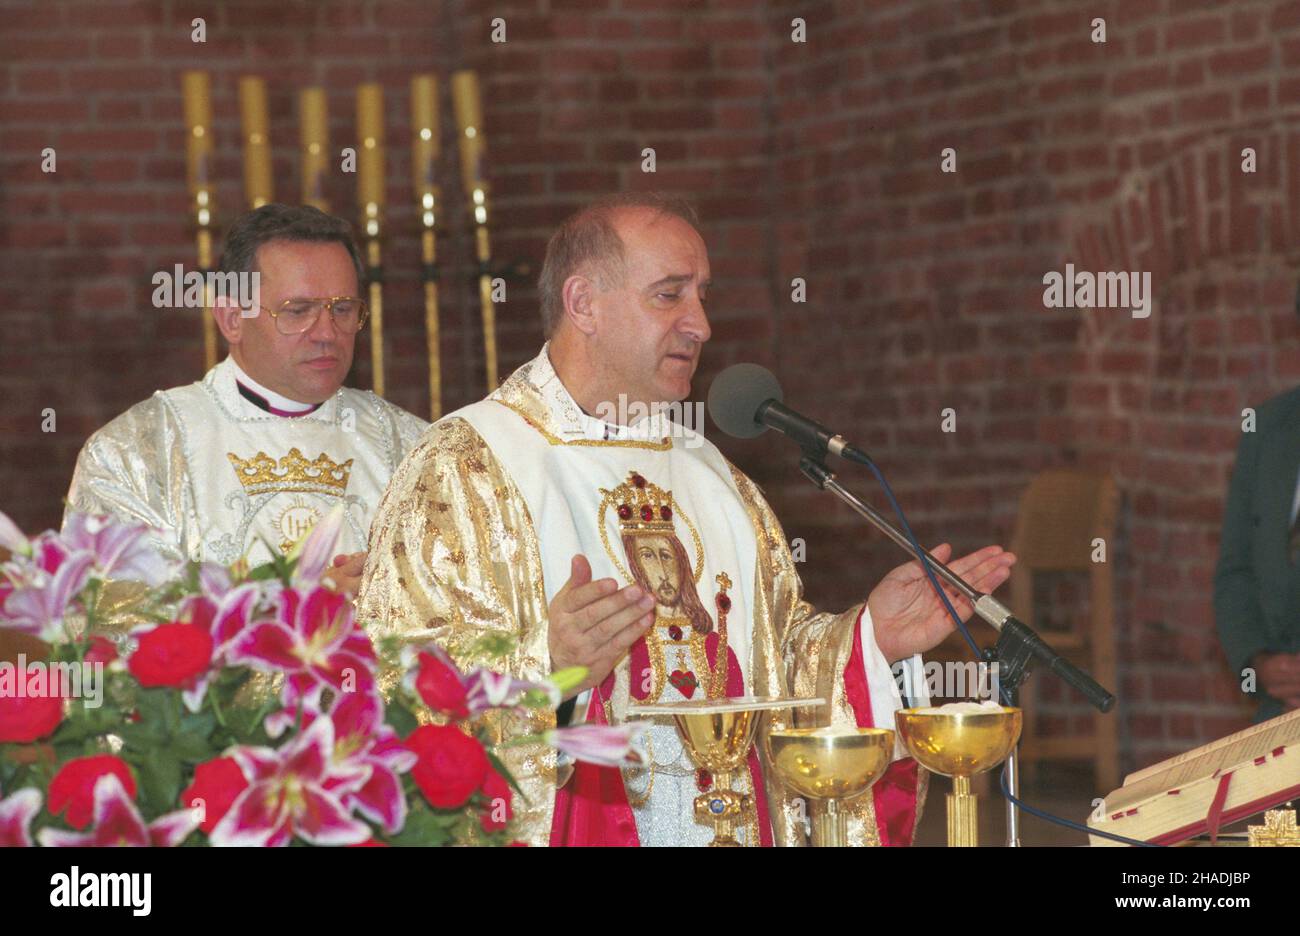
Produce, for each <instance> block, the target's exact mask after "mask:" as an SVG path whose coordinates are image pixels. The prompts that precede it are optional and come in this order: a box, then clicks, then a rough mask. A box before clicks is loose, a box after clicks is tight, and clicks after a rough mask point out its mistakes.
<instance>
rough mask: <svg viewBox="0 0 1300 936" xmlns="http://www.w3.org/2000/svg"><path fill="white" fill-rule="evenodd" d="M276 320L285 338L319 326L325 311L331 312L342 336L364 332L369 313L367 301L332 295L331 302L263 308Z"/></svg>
mask: <svg viewBox="0 0 1300 936" xmlns="http://www.w3.org/2000/svg"><path fill="white" fill-rule="evenodd" d="M261 308H262V309H263V310H265V311H266V312H267V314H269V315H270V316H271V318H272V319H274V320H275V330H276V331H278V332H279V333H280V334H282V335H301V334H302V333H303V332H305V331H310V330H311V329H313V328H315V327H316V323H317V322H318V321H320V314H321V311H322V310H323V309H329V312H330V316H331V318H332V319H333V321H334V327H335V328H337V329H338V330H339V332H340V333H341V334H344V335H346V334H350V333H355V332H359V331H361V328H362V326H363V325H365V324H366V316H367V315H368V314H369V313H370V310H369V309H368V308H367V307H366V303H365V300H364V299H358V298H356V297H355V296H331V297H330V298H328V299H286V300H284V302H282V303H280V308H279V309H268V308H266V306H262V307H261Z"/></svg>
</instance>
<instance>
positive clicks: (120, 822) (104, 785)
mask: <svg viewBox="0 0 1300 936" xmlns="http://www.w3.org/2000/svg"><path fill="white" fill-rule="evenodd" d="M198 827H199V820H198V817H197V816H196V815H195V811H194V810H192V809H178V810H177V811H176V812H172V813H168V814H167V815H165V816H159V817H158V818H157V819H155V820H154V821H153V822H150V823H149V824H147V825H146V824H145V821H144V819H143V818H141V816H140V811H139V810H138V809H136V808H135V803H133V802H131V797H129V796H128V795H127V793H126V790H125V789H123V788H122V781H121V779H120V778H119V777H118V776H117V775H116V774H111V773H108V774H104V775H103V776H102V777H100V778H99V779H98V780H96V781H95V824H94V826H93V827H92V828H91V830H90V831H89V832H67V831H64V830H63V829H42V830H41V831H40V832H39V833H38V834H37V838H38V839H40V843H41V844H42V845H44V846H46V847H47V848H51V847H72V848H84V847H87V846H90V847H95V848H103V847H108V846H113V845H134V846H138V847H148V846H151V845H153V846H159V847H163V848H174V847H175V846H177V845H180V843H181V842H183V841H185V838H186V836H188V835H189V834H190V833H191V832H193V831H194V830H195V829H197V828H198Z"/></svg>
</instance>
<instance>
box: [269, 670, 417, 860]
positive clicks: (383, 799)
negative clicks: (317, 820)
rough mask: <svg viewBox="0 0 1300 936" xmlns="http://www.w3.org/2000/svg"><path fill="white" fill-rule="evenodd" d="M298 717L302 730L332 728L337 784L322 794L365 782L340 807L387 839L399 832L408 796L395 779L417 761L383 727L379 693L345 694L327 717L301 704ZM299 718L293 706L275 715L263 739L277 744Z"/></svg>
mask: <svg viewBox="0 0 1300 936" xmlns="http://www.w3.org/2000/svg"><path fill="white" fill-rule="evenodd" d="M301 717H302V725H303V727H304V728H307V727H310V726H311V724H312V723H313V722H314V721H315V720H316V719H317V718H318V717H324V718H328V719H329V720H330V721H332V722H333V723H334V739H335V740H334V752H333V754H332V756H331V765H332V766H331V772H332V773H333V774H334V775H335V777H336V778H337V779H334V780H331V781H329V782H327V783H326V784H325V787H326V789H329V790H333V789H336V788H340V787H350V785H351V781H352V779H353V778H355V777H358V776H363V777H366V780H365V782H364V784H363V785H362V786H361V787H360V788H359V789H356V790H351V789H348V790H347V792H344V794H343V796H342V802H343V806H344V807H345V808H347V809H348V810H349V811H351V810H355V811H356V812H359V813H361V815H363V816H365V817H366V818H367V819H369V820H370V821H371V822H374V823H376V824H378V825H380V826H382V827H383V829H384V831H385V832H387V833H388V834H389V835H392V834H394V833H396V832H399V831H401V829H402V826H404V825H405V824H406V796H405V794H404V793H403V792H402V781H401V780H400V779H399V774H404V773H406V772H407V771H408V770H410V769H411V768H412V767H414V766H415V764H416V762H417V761H418V760H419V758H418V757H417V756H416V754H415V752H414V751H411V750H410V749H409V748H407V747H406V746H405V745H404V744H402V740H401V738H399V737H398V736H397V732H395V731H394V730H393V729H392V728H390V727H389V726H388V725H386V724H384V704H383V702H382V701H381V700H380V698H379V695H378V693H376V692H373V691H371V692H348V693H343V694H342V695H341V696H340V697H339V699H338V701H337V702H336V703H335V704H334V708H333V709H332V710H331V711H330V712H329V713H328V714H322V713H321V712H320V711H319V710H317V709H315V707H314V706H312V705H310V704H304V705H303V706H302V708H301ZM298 718H299V709H298V708H297V707H293V706H286V707H285V708H283V709H281V710H280V711H278V712H273V713H271V714H270V715H268V716H267V718H266V721H265V723H264V724H265V727H266V733H267V734H268V735H270V736H271V737H272V738H278V737H279V736H280V735H281V734H283V732H284V731H285V729H286V728H288V727H290V726H291V725H293V724H294V723H295V722H296V721H297V720H298Z"/></svg>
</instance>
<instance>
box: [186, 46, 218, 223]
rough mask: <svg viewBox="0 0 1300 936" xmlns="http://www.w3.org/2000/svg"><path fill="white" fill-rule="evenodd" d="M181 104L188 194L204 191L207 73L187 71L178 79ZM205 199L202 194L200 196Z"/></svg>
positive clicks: (208, 146)
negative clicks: (183, 119) (183, 110)
mask: <svg viewBox="0 0 1300 936" xmlns="http://www.w3.org/2000/svg"><path fill="white" fill-rule="evenodd" d="M181 96H182V98H183V99H184V102H185V127H186V129H187V130H188V131H189V132H188V134H187V136H186V138H185V172H186V178H187V180H188V182H189V187H190V194H191V195H195V196H197V195H198V194H199V193H200V192H204V193H206V192H207V189H208V157H209V156H210V155H211V154H212V85H211V82H210V81H209V79H208V73H207V72H200V71H187V72H185V73H184V74H183V75H182V76H181ZM204 197H205V198H206V194H205V196H204Z"/></svg>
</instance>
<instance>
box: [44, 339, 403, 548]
mask: <svg viewBox="0 0 1300 936" xmlns="http://www.w3.org/2000/svg"><path fill="white" fill-rule="evenodd" d="M241 373H242V372H241V371H239V368H238V367H237V366H236V364H235V362H234V361H233V360H232V359H230V358H226V360H224V361H222V362H221V363H220V364H218V365H217V366H216V367H214V368H212V370H210V371H208V373H207V374H206V375H205V376H204V378H203V380H201V381H196V382H194V383H192V384H189V385H187V386H183V387H175V388H173V389H170V390H159V391H157V392H155V393H154V395H153V396H152V397H150V398H149V399H147V400H145V401H143V402H141V403H137V404H136V405H135V406H133V407H131V408H130V409H129V410H127V411H126V412H125V413H123V414H122V415H121V416H118V417H117V418H116V419H114V420H113V421H112V422H110V423H108V424H107V425H106V426H104V427H103V428H102V429H100V430H99V431H97V432H96V433H95V434H94V435H92V436H91V437H90V439H89V440H88V441H87V442H86V444H85V446H84V447H83V448H82V450H81V454H80V455H79V456H78V458H77V467H76V471H75V473H74V474H73V477H72V486H71V487H70V488H69V490H68V511H79V512H83V513H106V514H112V515H115V516H117V517H121V518H123V519H126V520H132V521H136V522H142V523H147V524H149V525H150V526H152V527H155V528H157V529H158V530H159V531H160V538H159V539H158V541H157V545H158V548H159V549H160V550H161V551H162V552H163V553H164V554H166V555H168V556H170V557H172V558H176V559H194V560H210V561H214V562H219V563H222V564H229V563H231V562H234V561H235V560H237V559H240V558H247V559H248V561H249V562H250V563H251V564H253V565H257V564H259V563H262V562H265V561H267V560H269V559H270V558H271V551H270V550H276V551H279V552H283V551H287V549H288V547H289V546H290V545H291V544H292V543H293V542H295V541H296V540H297V539H298V538H299V537H301V536H302V534H303V533H304V532H306V531H307V530H309V529H310V528H311V526H312V525H313V524H315V522H316V521H317V520H319V519H320V518H321V517H322V516H324V515H325V513H326V512H328V511H329V510H330V508H331V507H333V506H334V505H336V504H340V503H341V504H343V505H344V506H345V508H346V514H345V517H346V519H345V522H344V525H343V533H342V537H341V540H340V543H339V552H358V551H361V550H364V549H365V548H366V539H367V537H368V535H369V531H370V521H371V519H372V518H373V516H374V512H375V508H376V507H377V505H378V503H379V499H380V497H381V495H382V494H383V492H384V488H385V487H387V485H388V482H389V479H390V478H391V477H392V475H393V472H394V470H395V469H396V468H397V466H398V464H399V463H400V462H401V460H402V458H403V457H405V455H406V453H407V452H408V451H410V449H411V448H412V447H413V446H414V445H415V442H416V441H417V440H418V439H419V437H420V435H421V434H422V433H423V432H424V431H425V429H427V428H428V425H429V424H428V423H426V422H425V421H424V420H422V419H420V418H418V417H416V416H412V415H411V414H410V413H408V412H406V411H405V410H403V409H401V408H399V407H397V406H394V405H393V404H391V403H389V402H387V401H386V400H383V399H380V398H379V397H377V396H375V394H373V393H371V392H369V391H363V390H353V389H350V388H346V387H344V388H340V389H339V390H338V392H337V393H335V394H334V395H333V396H332V397H330V398H329V399H328V400H326V401H325V402H324V403H322V404H321V405H320V406H319V407H317V408H316V409H315V410H314V411H312V412H308V413H304V414H303V415H299V416H292V417H289V416H277V415H273V414H272V413H270V412H268V411H266V410H264V409H262V408H260V407H259V406H257V405H255V404H254V403H252V402H250V401H249V400H248V399H246V398H245V397H244V396H242V395H241V394H240V392H239V389H238V386H237V385H236V376H237V375H239V374H241ZM246 386H247V383H246ZM66 519H67V514H66V513H65V522H66Z"/></svg>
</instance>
